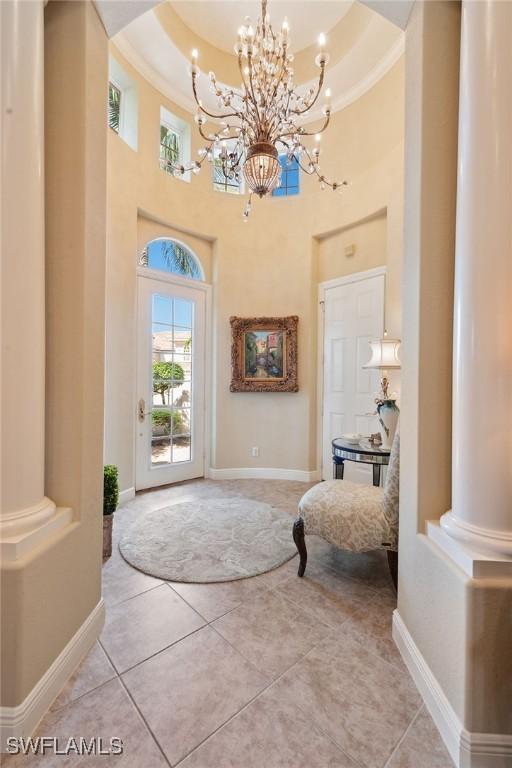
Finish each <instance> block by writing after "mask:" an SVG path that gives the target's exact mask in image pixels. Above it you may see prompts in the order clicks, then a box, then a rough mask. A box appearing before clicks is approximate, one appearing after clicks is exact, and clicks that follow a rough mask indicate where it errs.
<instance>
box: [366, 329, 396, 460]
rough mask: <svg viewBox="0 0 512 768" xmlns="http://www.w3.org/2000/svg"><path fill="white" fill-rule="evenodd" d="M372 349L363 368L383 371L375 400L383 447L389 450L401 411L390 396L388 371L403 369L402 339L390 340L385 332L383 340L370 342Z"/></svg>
mask: <svg viewBox="0 0 512 768" xmlns="http://www.w3.org/2000/svg"><path fill="white" fill-rule="evenodd" d="M370 349H371V353H372V356H371V358H370V360H369V361H368V362H367V363H366V364H365V365H363V368H373V369H375V370H379V371H382V377H381V380H380V386H381V392H380V393H379V396H378V397H377V398H376V399H375V403H376V405H377V415H378V417H379V421H380V424H381V426H382V429H383V430H384V435H383V437H382V447H383V448H387V449H389V448H391V445H392V443H393V438H394V436H395V431H396V425H397V423H398V417H399V415H400V410H399V408H398V406H397V404H396V399H395V398H394V397H392V396H391V395H390V394H389V378H388V371H389V370H392V369H399V368H400V367H401V363H400V358H399V357H398V350H399V349H400V339H388V337H387V333H386V331H384V337H383V338H382V339H375V340H372V341H370Z"/></svg>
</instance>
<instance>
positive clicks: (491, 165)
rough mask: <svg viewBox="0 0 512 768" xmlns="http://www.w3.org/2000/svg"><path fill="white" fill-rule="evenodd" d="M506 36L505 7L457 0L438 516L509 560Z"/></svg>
mask: <svg viewBox="0 0 512 768" xmlns="http://www.w3.org/2000/svg"><path fill="white" fill-rule="evenodd" d="M511 39H512V3H509V2H495V1H493V0H479V2H476V3H475V2H471V0H464V1H463V4H462V37H461V72H460V103H459V148H458V156H459V157H458V187H457V233H456V267H455V299H454V362H453V369H454V374H453V478H452V510H451V511H450V512H448V513H447V514H445V515H444V516H443V517H442V518H441V526H442V528H444V530H445V531H446V532H447V533H448V534H449V535H450V536H451V537H453V538H454V539H457V540H459V541H461V542H463V543H464V544H465V545H466V546H467V547H469V548H470V549H471V550H473V551H475V552H482V553H484V554H485V555H487V557H489V556H491V557H492V556H495V557H496V558H497V559H502V560H503V559H512V209H511V201H512V98H511V92H510V82H511V78H512V45H511ZM433 375H434V377H435V372H433ZM433 481H434V482H435V478H433Z"/></svg>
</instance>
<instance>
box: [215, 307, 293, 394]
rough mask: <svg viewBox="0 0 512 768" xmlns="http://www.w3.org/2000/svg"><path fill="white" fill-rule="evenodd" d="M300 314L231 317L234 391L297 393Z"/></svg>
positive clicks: (232, 380) (232, 385) (232, 383)
mask: <svg viewBox="0 0 512 768" xmlns="http://www.w3.org/2000/svg"><path fill="white" fill-rule="evenodd" d="M298 322H299V318H298V317H297V315H291V316H290V317H231V318H230V323H231V339H232V344H231V386H230V390H231V392H298V390H299V385H298V379H297V326H298Z"/></svg>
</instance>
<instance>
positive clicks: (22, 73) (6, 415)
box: [0, 0, 55, 559]
mask: <svg viewBox="0 0 512 768" xmlns="http://www.w3.org/2000/svg"><path fill="white" fill-rule="evenodd" d="M43 10H44V6H43V2H42V0H30V1H29V2H26V1H24V0H4V2H2V3H0V13H1V48H2V50H1V56H2V62H1V65H2V162H1V165H2V170H1V179H2V182H1V183H2V224H1V230H2V324H1V338H2V436H1V446H2V465H3V472H2V492H1V511H0V539H1V540H2V543H4V542H5V540H6V539H8V540H10V541H11V544H12V543H13V542H14V541H18V540H19V539H20V538H23V537H25V536H26V535H27V534H30V533H31V532H33V531H34V530H36V529H39V528H40V527H41V525H44V524H46V523H47V522H48V521H49V520H50V519H51V518H52V517H53V516H54V513H55V504H54V503H53V502H52V501H50V499H48V498H46V496H45V495H44V441H45V435H44V426H45V425H44V413H45V314H44V310H45V284H44V271H45V251H44V176H43V171H44V167H43V158H44V130H43V129H44V124H43V88H44V82H43ZM9 553H10V554H11V555H12V546H11V547H9V546H7V551H6V550H5V548H4V550H3V554H4V556H7V559H10V554H9Z"/></svg>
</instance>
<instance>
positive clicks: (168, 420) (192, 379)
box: [136, 237, 209, 489]
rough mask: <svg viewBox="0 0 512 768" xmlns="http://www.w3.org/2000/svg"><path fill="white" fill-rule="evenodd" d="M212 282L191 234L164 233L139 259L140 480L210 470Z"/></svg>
mask: <svg viewBox="0 0 512 768" xmlns="http://www.w3.org/2000/svg"><path fill="white" fill-rule="evenodd" d="M208 290H209V286H207V285H206V283H205V282H204V272H203V268H202V265H201V263H200V261H199V259H198V257H197V256H196V255H195V254H194V253H193V251H191V249H190V248H189V247H188V246H187V245H186V244H185V243H183V242H181V241H179V240H175V239H171V238H165V237H162V238H157V239H155V240H152V241H150V242H149V243H147V244H146V246H145V247H144V248H143V250H142V252H141V254H140V257H139V265H138V291H137V293H138V306H137V317H138V347H137V425H136V488H137V489H140V488H152V487H154V486H158V485H166V484H168V483H173V482H178V481H182V480H189V479H192V478H194V477H202V476H203V475H204V442H205V439H204V435H205V322H206V299H207V294H208Z"/></svg>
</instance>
